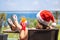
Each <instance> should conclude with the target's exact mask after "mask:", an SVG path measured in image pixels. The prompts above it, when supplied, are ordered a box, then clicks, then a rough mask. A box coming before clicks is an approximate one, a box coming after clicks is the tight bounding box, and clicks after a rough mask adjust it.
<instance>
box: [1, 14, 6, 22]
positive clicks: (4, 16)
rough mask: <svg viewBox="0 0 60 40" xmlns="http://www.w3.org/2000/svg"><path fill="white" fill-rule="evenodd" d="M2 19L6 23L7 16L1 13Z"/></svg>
mask: <svg viewBox="0 0 60 40" xmlns="http://www.w3.org/2000/svg"><path fill="white" fill-rule="evenodd" d="M0 19H3V20H4V21H6V14H5V13H0Z"/></svg>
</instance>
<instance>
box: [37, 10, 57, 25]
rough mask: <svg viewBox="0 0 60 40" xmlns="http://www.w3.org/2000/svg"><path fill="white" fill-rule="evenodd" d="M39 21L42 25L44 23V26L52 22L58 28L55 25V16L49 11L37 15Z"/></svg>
mask: <svg viewBox="0 0 60 40" xmlns="http://www.w3.org/2000/svg"><path fill="white" fill-rule="evenodd" d="M37 19H38V21H39V22H40V23H43V24H44V25H48V24H49V22H50V20H51V21H52V22H53V23H52V25H53V26H56V23H54V21H55V19H54V16H53V15H52V12H50V11H49V10H42V11H40V12H39V13H37Z"/></svg>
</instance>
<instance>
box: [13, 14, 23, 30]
mask: <svg viewBox="0 0 60 40" xmlns="http://www.w3.org/2000/svg"><path fill="white" fill-rule="evenodd" d="M12 21H13V24H15V26H16V27H17V29H19V30H20V29H21V28H22V27H21V25H20V24H19V23H18V19H17V16H16V15H15V14H14V15H13V16H12Z"/></svg>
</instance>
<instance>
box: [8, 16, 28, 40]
mask: <svg viewBox="0 0 60 40" xmlns="http://www.w3.org/2000/svg"><path fill="white" fill-rule="evenodd" d="M8 24H9V25H10V28H11V29H12V30H13V31H16V30H18V31H19V32H20V33H19V34H20V35H19V37H20V39H19V40H27V36H28V30H27V29H26V19H25V18H22V19H21V22H20V24H19V23H18V21H17V16H16V15H13V16H12V20H11V19H10V18H9V19H8Z"/></svg>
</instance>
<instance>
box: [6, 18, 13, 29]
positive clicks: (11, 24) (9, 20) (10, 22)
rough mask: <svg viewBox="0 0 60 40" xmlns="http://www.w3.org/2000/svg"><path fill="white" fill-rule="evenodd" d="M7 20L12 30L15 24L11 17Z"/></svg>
mask: <svg viewBox="0 0 60 40" xmlns="http://www.w3.org/2000/svg"><path fill="white" fill-rule="evenodd" d="M7 22H8V25H9V26H10V28H11V30H13V29H12V26H13V25H14V24H13V22H12V20H11V19H10V18H8V21H7Z"/></svg>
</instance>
